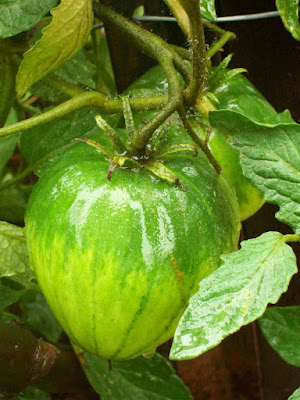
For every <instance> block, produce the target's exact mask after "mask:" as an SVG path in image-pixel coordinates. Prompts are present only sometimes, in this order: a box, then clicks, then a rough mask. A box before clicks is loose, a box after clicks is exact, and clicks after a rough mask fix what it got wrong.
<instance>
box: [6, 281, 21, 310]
mask: <svg viewBox="0 0 300 400" xmlns="http://www.w3.org/2000/svg"><path fill="white" fill-rule="evenodd" d="M24 292H25V288H24V286H22V285H20V284H19V283H18V282H14V281H12V280H11V279H8V278H1V279H0V310H4V309H5V308H6V307H8V306H9V305H11V304H13V303H15V302H17V301H18V300H19V298H20V297H21V296H22V295H23V294H24Z"/></svg>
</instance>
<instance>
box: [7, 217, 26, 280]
mask: <svg viewBox="0 0 300 400" xmlns="http://www.w3.org/2000/svg"><path fill="white" fill-rule="evenodd" d="M5 276H11V277H14V278H16V279H17V280H18V281H20V282H22V283H23V282H24V283H25V284H26V283H28V282H29V281H30V280H31V279H33V278H34V274H33V272H32V271H31V269H30V268H29V262H28V250H27V246H26V239H25V236H24V233H23V229H22V228H19V227H18V226H15V225H12V224H8V223H6V222H0V278H2V277H5Z"/></svg>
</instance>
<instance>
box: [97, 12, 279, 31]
mask: <svg viewBox="0 0 300 400" xmlns="http://www.w3.org/2000/svg"><path fill="white" fill-rule="evenodd" d="M274 17H279V12H278V11H268V12H263V13H257V14H245V15H231V16H228V17H218V18H217V21H216V22H236V21H253V20H256V19H265V18H274ZM134 20H135V21H139V22H176V19H175V18H174V17H158V16H145V17H137V18H134ZM103 26H104V25H103V24H97V25H94V26H93V29H99V28H102V27H103Z"/></svg>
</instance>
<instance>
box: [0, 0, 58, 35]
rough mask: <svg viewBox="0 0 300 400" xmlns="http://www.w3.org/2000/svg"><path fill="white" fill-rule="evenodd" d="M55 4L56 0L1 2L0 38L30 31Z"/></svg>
mask: <svg viewBox="0 0 300 400" xmlns="http://www.w3.org/2000/svg"><path fill="white" fill-rule="evenodd" d="M56 4H57V0H43V1H40V0H2V1H1V2H0V38H6V37H9V36H14V35H16V34H17V33H20V32H24V31H27V30H29V29H31V28H32V27H34V25H36V24H37V23H38V22H39V21H40V20H41V19H42V17H44V15H46V14H47V13H48V12H49V11H50V10H51V8H53V7H55V6H56Z"/></svg>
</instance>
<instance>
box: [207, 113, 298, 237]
mask: <svg viewBox="0 0 300 400" xmlns="http://www.w3.org/2000/svg"><path fill="white" fill-rule="evenodd" d="M209 119H210V123H211V124H212V126H214V127H216V128H217V129H220V130H221V131H223V132H227V133H228V134H229V135H232V136H233V137H232V139H231V140H232V146H233V148H235V149H236V150H238V151H239V152H240V154H241V158H240V159H241V165H242V168H243V173H244V175H245V176H246V178H248V179H249V180H250V181H251V182H252V183H253V185H254V186H256V187H257V189H258V190H260V191H261V192H262V193H263V194H264V196H265V199H266V201H268V202H269V203H274V204H277V205H278V206H279V207H280V211H279V212H277V214H276V218H278V219H279V220H280V221H282V222H284V223H286V224H288V225H290V226H291V227H292V228H293V229H294V230H295V232H296V233H300V191H299V184H300V157H299V152H300V125H297V124H296V123H294V124H280V125H263V124H259V123H255V122H254V121H251V120H250V119H248V118H247V117H245V116H244V115H242V114H240V113H237V112H235V111H229V110H221V111H213V112H211V113H210V115H209Z"/></svg>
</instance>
